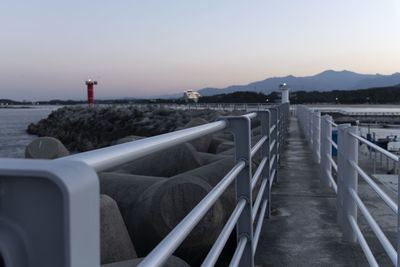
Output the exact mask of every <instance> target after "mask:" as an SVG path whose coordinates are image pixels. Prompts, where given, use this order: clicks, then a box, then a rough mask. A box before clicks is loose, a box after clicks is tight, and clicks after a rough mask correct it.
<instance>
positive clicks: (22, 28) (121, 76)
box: [0, 0, 400, 100]
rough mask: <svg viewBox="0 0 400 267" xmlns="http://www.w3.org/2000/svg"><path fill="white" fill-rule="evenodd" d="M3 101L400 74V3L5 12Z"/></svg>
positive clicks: (176, 4)
mask: <svg viewBox="0 0 400 267" xmlns="http://www.w3.org/2000/svg"><path fill="white" fill-rule="evenodd" d="M0 23H1V25H2V26H1V28H0V29H1V31H0V98H11V99H16V100H23V99H26V100H39V99H43V100H48V99H56V98H58V99H85V98H86V91H85V85H84V81H85V80H86V79H87V78H89V77H91V78H93V79H97V80H98V81H99V85H98V86H97V87H96V88H95V94H96V96H97V97H100V98H118V97H137V96H149V95H161V94H172V93H177V92H182V91H183V90H186V89H194V90H197V89H201V88H204V87H225V86H228V85H233V84H247V83H250V82H254V81H258V80H263V79H266V78H269V77H273V76H286V75H289V74H292V75H295V76H309V75H314V74H316V73H319V72H322V71H324V70H326V69H334V70H344V69H346V70H350V71H355V72H359V73H369V74H374V73H380V74H392V73H394V72H399V71H400V1H399V0H335V1H323V0H322V1H321V0H304V1H299V0H286V1H285V0H270V1H267V0H264V1H256V0H255V1H243V0H242V1H235V0H201V1H200V0H197V1H189V0H186V1H185V0H181V1H174V0H159V1H152V0H141V1H133V0H130V1H122V0H121V1H117V0H116V1H112V0H107V1H102V0H96V1H94V0H90V1H83V0H81V1H75V0H71V1H54V0H52V1H50V0H44V1H40V0H38V1H8V0H6V1H1V2H0Z"/></svg>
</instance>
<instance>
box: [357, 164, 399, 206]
mask: <svg viewBox="0 0 400 267" xmlns="http://www.w3.org/2000/svg"><path fill="white" fill-rule="evenodd" d="M350 163H351V165H352V166H353V167H354V168H355V169H356V170H357V172H358V173H359V174H360V176H361V177H362V178H363V179H364V180H365V181H366V182H367V183H368V184H369V185H370V186H371V187H372V189H374V191H375V192H376V193H377V194H378V195H379V196H380V197H381V198H382V200H383V201H384V202H385V203H386V205H388V206H389V208H391V209H392V210H393V211H394V213H396V214H397V212H398V207H397V204H396V203H395V202H394V201H393V200H392V199H391V198H390V197H389V196H388V195H387V194H386V193H385V192H383V190H382V189H381V188H380V187H379V186H378V185H377V184H376V183H375V182H374V181H373V180H372V179H371V177H369V176H368V174H366V173H365V172H364V171H363V169H361V168H360V166H358V165H357V163H355V162H354V161H351V162H350Z"/></svg>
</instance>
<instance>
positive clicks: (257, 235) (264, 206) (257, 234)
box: [253, 199, 268, 256]
mask: <svg viewBox="0 0 400 267" xmlns="http://www.w3.org/2000/svg"><path fill="white" fill-rule="evenodd" d="M267 204H268V199H266V200H264V201H263V204H262V206H261V212H260V216H259V217H258V222H257V226H256V231H255V232H254V240H253V256H254V255H255V254H256V249H257V244H258V239H259V238H260V235H261V228H262V223H263V218H264V216H265V211H266V209H267Z"/></svg>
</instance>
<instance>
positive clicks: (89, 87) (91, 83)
mask: <svg viewBox="0 0 400 267" xmlns="http://www.w3.org/2000/svg"><path fill="white" fill-rule="evenodd" d="M95 84H97V81H92V80H91V79H89V80H87V81H86V85H87V96H88V104H89V105H90V104H94V85H95Z"/></svg>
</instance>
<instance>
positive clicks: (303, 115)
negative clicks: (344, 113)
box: [296, 106, 400, 266]
mask: <svg viewBox="0 0 400 267" xmlns="http://www.w3.org/2000/svg"><path fill="white" fill-rule="evenodd" d="M297 108H298V110H297V112H296V114H298V117H299V121H300V125H301V128H302V129H303V131H304V133H305V136H306V139H307V141H308V143H309V144H311V145H310V147H311V148H313V144H318V142H321V144H320V145H321V147H320V155H321V165H320V166H321V184H322V185H328V186H332V188H333V190H334V191H335V193H336V194H338V200H337V214H338V222H340V223H341V224H342V227H343V235H344V236H343V238H344V240H346V241H350V242H355V240H357V239H358V241H359V243H360V246H361V248H362V250H363V252H364V254H365V256H366V258H367V260H368V262H369V264H370V265H371V266H378V264H377V262H376V259H375V257H374V255H373V253H372V252H371V249H370V247H369V246H368V244H367V242H366V240H365V238H364V235H363V234H362V232H361V230H360V228H359V226H358V224H357V220H356V219H357V213H356V208H357V207H358V208H359V209H360V211H361V213H362V214H363V215H364V217H365V219H366V221H367V223H368V224H369V226H370V227H371V229H372V230H373V232H374V234H375V235H376V237H377V239H378V240H379V242H380V243H381V244H382V246H383V247H384V249H385V251H386V253H387V254H388V256H389V258H390V260H391V261H392V262H393V264H394V265H396V266H397V264H400V259H399V252H398V251H400V248H399V247H398V248H397V251H396V249H395V248H394V247H393V246H392V244H391V243H390V241H389V240H388V238H387V237H386V236H385V234H384V232H383V231H382V229H381V228H380V227H379V225H378V224H377V222H376V221H375V219H374V218H373V217H372V215H371V213H370V212H369V211H368V209H367V208H366V207H365V205H364V203H363V202H362V200H361V199H360V197H359V196H358V194H357V179H358V175H359V176H360V177H361V178H363V180H364V181H365V182H366V183H367V184H368V185H369V186H370V187H371V188H372V189H373V190H374V191H375V192H376V193H377V195H378V196H379V197H380V198H381V199H382V200H383V201H384V202H385V204H386V205H388V207H389V208H390V209H391V210H392V211H393V212H394V213H395V214H396V215H397V216H398V218H400V217H399V213H398V204H397V203H396V202H395V201H393V200H392V199H391V198H390V197H389V196H388V195H387V194H386V193H385V192H384V191H383V190H382V189H381V188H380V187H379V186H378V185H377V184H376V183H375V182H374V181H373V180H372V178H371V177H370V176H369V175H368V174H367V173H366V172H365V171H364V170H363V169H361V167H360V166H359V165H358V163H357V153H358V142H361V143H363V144H366V145H367V146H369V147H370V148H371V149H373V150H374V151H378V152H380V153H381V154H382V155H384V156H386V157H387V158H389V159H392V160H393V161H394V162H399V161H400V160H399V157H398V156H396V155H394V154H392V153H390V152H389V151H387V150H385V149H383V148H381V147H379V146H377V145H376V144H374V143H372V142H370V141H368V140H366V139H365V138H363V137H361V136H359V135H357V134H356V130H355V129H356V128H354V127H351V126H350V125H349V124H348V125H337V124H336V123H334V122H333V121H332V118H331V117H330V116H322V117H321V118H319V119H320V123H321V128H318V127H317V126H315V125H313V120H310V118H311V117H312V116H313V117H314V118H315V114H314V112H313V111H312V110H311V109H308V108H306V107H304V106H299V107H297ZM317 123H318V122H317ZM332 126H335V127H337V128H338V131H339V143H338V144H336V143H335V142H334V141H333V140H332V137H331V129H332ZM313 131H314V132H313ZM315 131H320V133H319V132H315ZM347 136H348V137H347ZM332 147H334V148H336V149H337V151H338V158H339V159H338V162H339V164H337V163H336V162H335V161H334V160H333V158H332V156H331V149H332ZM313 154H317V151H313ZM332 168H333V169H334V170H335V171H336V173H337V174H338V180H337V183H336V181H335V180H334V178H333V175H332ZM340 188H341V189H340ZM338 190H339V191H338ZM338 192H339V193H338ZM346 194H348V195H349V196H347V195H346ZM399 201H400V200H399ZM354 205H355V206H354ZM342 218H343V219H342ZM343 220H345V221H347V223H346V222H345V221H343ZM399 222H400V219H398V229H399ZM349 228H350V229H351V230H348V229H349ZM397 237H398V238H400V233H399V232H397ZM399 240H400V239H399Z"/></svg>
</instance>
